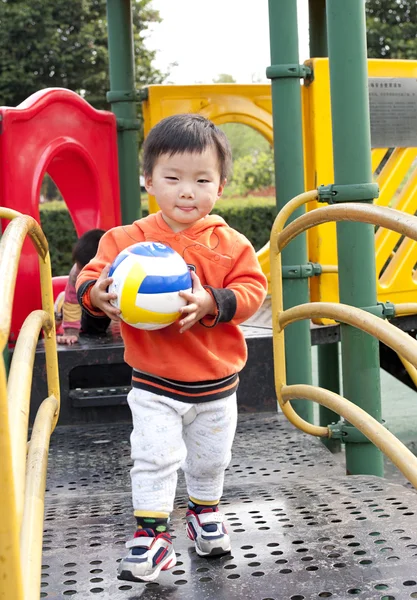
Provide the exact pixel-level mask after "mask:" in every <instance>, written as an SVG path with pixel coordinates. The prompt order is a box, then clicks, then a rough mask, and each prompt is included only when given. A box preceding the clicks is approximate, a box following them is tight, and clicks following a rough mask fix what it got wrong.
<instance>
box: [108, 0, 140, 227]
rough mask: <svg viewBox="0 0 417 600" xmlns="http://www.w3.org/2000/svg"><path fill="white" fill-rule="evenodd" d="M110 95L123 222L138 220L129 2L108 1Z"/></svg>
mask: <svg viewBox="0 0 417 600" xmlns="http://www.w3.org/2000/svg"><path fill="white" fill-rule="evenodd" d="M107 23H108V38H109V42H108V43H109V71H110V92H108V94H107V101H108V102H109V103H110V104H111V108H112V111H113V112H114V114H115V115H116V118H117V143H118V155H119V178H120V198H121V207H122V223H123V224H127V223H132V221H135V220H136V219H138V218H139V217H140V213H141V211H140V184H139V144H138V129H139V121H138V119H137V114H136V100H137V98H136V90H135V63H134V52H133V28H132V7H131V0H107Z"/></svg>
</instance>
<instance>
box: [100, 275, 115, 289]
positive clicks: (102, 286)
mask: <svg viewBox="0 0 417 600" xmlns="http://www.w3.org/2000/svg"><path fill="white" fill-rule="evenodd" d="M111 283H113V278H112V277H106V278H105V279H102V280H101V281H100V283H99V284H98V287H99V288H100V289H101V290H106V289H107V288H108V287H109V285H110V284H111Z"/></svg>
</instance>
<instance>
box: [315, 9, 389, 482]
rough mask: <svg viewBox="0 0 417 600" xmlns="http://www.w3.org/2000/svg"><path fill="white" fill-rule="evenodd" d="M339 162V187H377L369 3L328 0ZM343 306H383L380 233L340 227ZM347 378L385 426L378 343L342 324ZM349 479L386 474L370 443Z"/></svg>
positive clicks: (351, 460) (353, 459)
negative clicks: (373, 159)
mask: <svg viewBox="0 0 417 600" xmlns="http://www.w3.org/2000/svg"><path fill="white" fill-rule="evenodd" d="M326 12H327V28H328V46H329V55H330V89H331V104H332V131H333V156H334V172H335V183H336V184H347V185H348V184H354V183H371V182H372V168H371V142H370V121H369V100H368V72H367V58H366V27H365V3H364V1H363V0H349V2H346V0H327V8H326ZM337 246H338V265H339V296H340V302H342V303H344V304H350V305H352V306H358V307H369V306H375V305H376V301H377V298H376V267H375V240H374V227H373V226H372V225H366V224H363V223H338V224H337ZM341 334H342V373H343V391H344V395H345V396H346V398H348V399H349V400H351V401H352V402H354V403H355V404H357V405H358V406H360V407H361V408H362V409H364V410H366V412H368V413H369V414H370V415H372V416H373V417H374V418H375V419H377V420H378V421H381V394H380V371H379V347H378V341H377V340H376V339H374V338H373V337H371V336H370V335H368V334H365V333H363V332H361V331H359V330H358V329H355V328H353V327H350V326H347V325H342V326H341ZM346 469H347V472H348V473H349V474H359V473H365V474H371V475H380V476H382V475H383V460H382V455H381V453H380V451H379V450H378V449H377V448H376V447H375V446H374V445H373V444H372V443H370V442H367V441H366V442H361V443H349V442H348V439H347V443H346Z"/></svg>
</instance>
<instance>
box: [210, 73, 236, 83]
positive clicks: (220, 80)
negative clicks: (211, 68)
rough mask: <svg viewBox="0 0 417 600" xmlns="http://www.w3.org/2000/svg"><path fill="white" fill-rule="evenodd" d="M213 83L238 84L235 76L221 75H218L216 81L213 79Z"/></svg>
mask: <svg viewBox="0 0 417 600" xmlns="http://www.w3.org/2000/svg"><path fill="white" fill-rule="evenodd" d="M213 83H236V79H235V78H234V77H233V75H228V74H227V73H220V75H217V77H216V79H213Z"/></svg>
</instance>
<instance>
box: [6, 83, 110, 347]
mask: <svg viewBox="0 0 417 600" xmlns="http://www.w3.org/2000/svg"><path fill="white" fill-rule="evenodd" d="M0 126H1V128H0V132H1V135H0V206H5V207H7V208H13V209H14V210H18V211H20V212H22V213H25V214H28V215H31V216H32V217H34V218H35V219H36V220H37V221H38V222H39V196H40V189H41V184H42V180H43V177H44V175H45V173H49V175H50V176H51V177H52V179H53V180H54V182H55V183H56V185H57V186H58V188H59V190H60V192H61V194H62V195H63V197H64V199H65V202H66V205H67V207H68V210H69V212H70V214H71V217H72V220H73V222H74V226H75V229H76V231H77V234H78V236H80V235H82V234H83V233H84V232H85V231H87V230H88V229H92V228H95V227H100V228H102V229H106V230H107V229H110V228H111V227H114V226H116V225H120V224H121V212H120V195H119V174H118V163H117V125H116V118H115V116H114V115H113V114H112V113H110V112H106V111H97V110H95V109H94V108H92V106H90V104H88V103H87V102H85V100H83V99H82V98H81V97H80V96H78V94H76V93H74V92H71V91H69V90H65V89H61V88H56V89H47V90H42V91H40V92H37V93H36V94H33V95H32V96H30V97H29V98H28V99H27V100H25V102H22V104H19V106H17V107H16V108H9V107H2V108H0ZM5 225H6V224H5V223H3V230H4V228H5ZM40 307H41V297H40V282H39V267H38V257H37V254H36V252H35V250H34V248H33V246H32V243H31V242H30V240H26V241H25V243H24V246H23V250H22V256H21V260H20V266H19V273H18V277H17V283H16V292H15V302H14V312H13V318H12V327H11V333H10V339H11V340H13V339H15V338H16V336H17V333H18V331H19V329H20V328H21V326H22V323H23V321H24V319H25V317H26V316H27V315H28V313H29V312H30V311H32V310H35V309H37V308H40Z"/></svg>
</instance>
